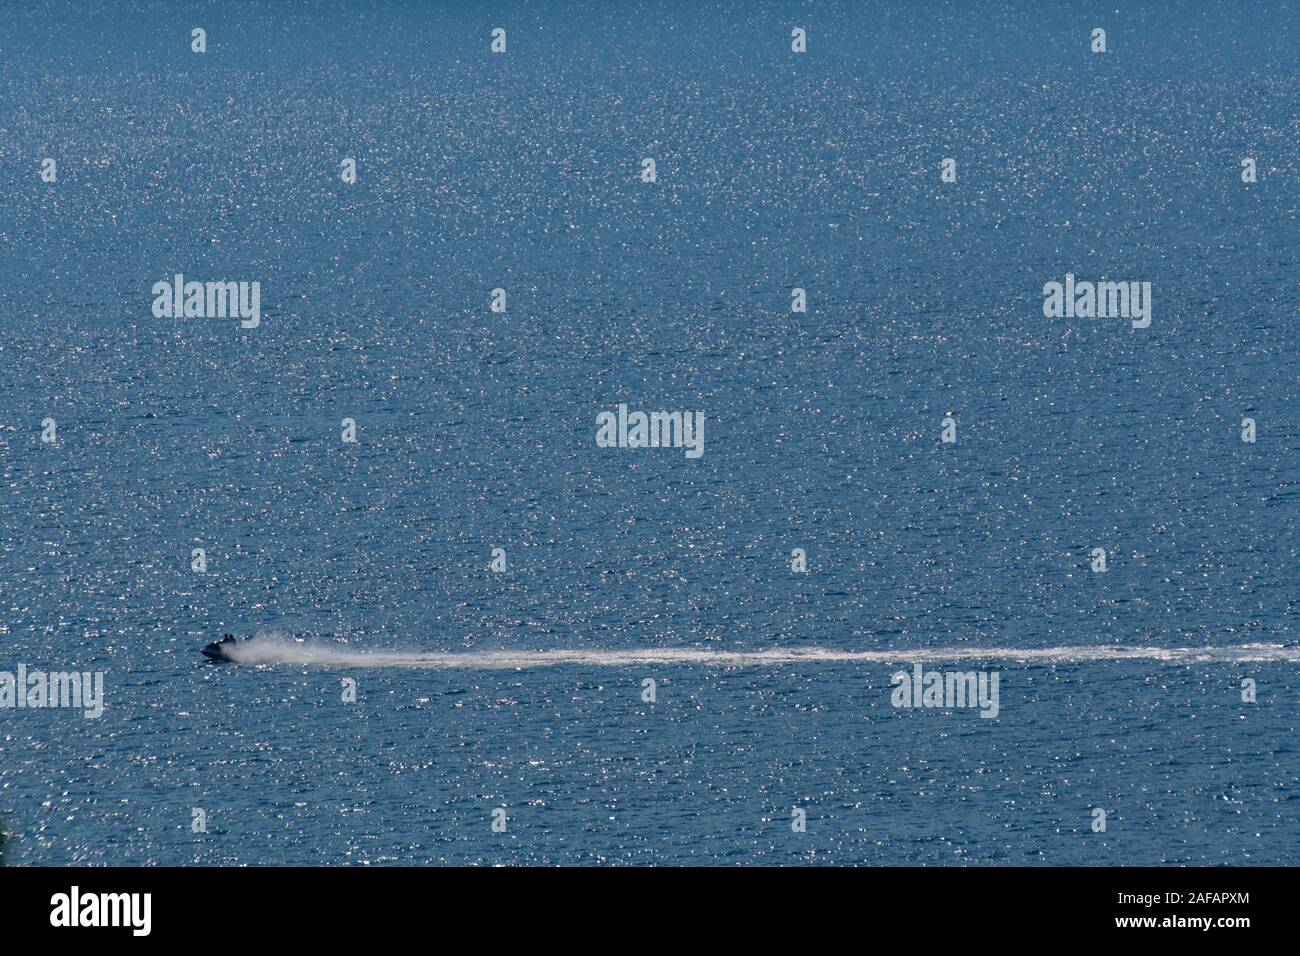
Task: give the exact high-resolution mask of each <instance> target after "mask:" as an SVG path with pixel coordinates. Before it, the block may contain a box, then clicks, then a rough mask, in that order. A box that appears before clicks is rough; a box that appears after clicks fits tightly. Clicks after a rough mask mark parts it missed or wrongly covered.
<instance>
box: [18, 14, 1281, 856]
mask: <svg viewBox="0 0 1300 956" xmlns="http://www.w3.org/2000/svg"><path fill="white" fill-rule="evenodd" d="M1295 13H1296V11H1295V7H1294V5H1293V4H1290V3H1283V2H1271V0H1264V2H1259V3H1251V4H1240V3H1234V2H1217V0H1205V2H1191V0H1188V2H1177V0H1165V2H1154V3H1144V4H1124V5H1119V4H1102V3H1097V2H1061V3H1051V4H1046V3H1037V2H1029V0H1006V2H983V0H971V2H937V0H935V2H929V0H926V2H901V0H900V2H882V3H870V4H864V3H858V2H852V3H850V2H843V3H773V2H763V0H759V2H734V3H718V2H667V0H666V2H660V3H652V2H627V3H598V2H571V3H561V2H549V0H538V2H531V3H524V2H520V3H488V4H479V3H432V2H430V3H419V4H417V3H398V2H368V3H363V2H342V0H322V2H293V0H284V2H274V3H254V2H243V0H240V2H226V3H221V4H207V3H204V4H193V3H170V2H167V3H164V2H140V0H131V2H123V3H114V4H97V5H88V4H80V3H73V2H65V0H48V2H40V3H23V4H18V3H5V4H4V9H3V25H2V26H0V831H3V832H4V833H5V834H7V837H6V839H5V840H4V843H3V850H2V852H3V859H4V862H5V864H6V865H10V866H22V865H36V866H39V865H68V864H73V865H93V866H101V865H128V866H146V865H199V866H215V865H231V866H233V865H271V866H281V865H313V866H315V865H330V866H333V865H384V864H407V865H412V864H413V865H425V864H441V865H482V866H503V865H597V864H601V865H709V866H719V865H723V866H732V865H871V866H875V865H888V866H985V865H988V866H994V865H1008V864H1018V865H1026V864H1028V865H1043V866H1081V865H1087V866H1094V865H1096V866H1134V865H1170V866H1174V865H1193V864H1195V865H1226V866H1252V865H1262V864H1292V865H1294V864H1297V863H1300V790H1298V786H1300V716H1298V707H1300V673H1298V671H1297V665H1300V634H1298V633H1297V618H1298V617H1300V577H1298V575H1297V571H1298V568H1300V421H1298V420H1297V409H1300V358H1298V353H1297V346H1296V324H1297V318H1298V315H1297V312H1298V310H1300V283H1298V282H1297V275H1298V272H1297V265H1298V257H1300V233H1298V232H1297V208H1298V206H1300V198H1298V197H1300V191H1298V190H1297V172H1298V171H1300V169H1298V165H1300V163H1298V157H1297V151H1296V143H1297V132H1298V130H1300V127H1298V126H1297V107H1298V106H1300V70H1298V69H1297V67H1298V66H1300V17H1297V16H1296V15H1295ZM196 30H199V31H202V33H201V36H200V35H198V34H196V33H195V31H196ZM1097 30H1102V31H1104V37H1103V38H1102V43H1103V44H1104V52H1102V51H1101V50H1096V47H1097V42H1098V37H1097V34H1096V32H1095V31H1097ZM498 31H499V32H498ZM200 40H201V43H200ZM196 46H202V47H203V50H202V52H196ZM494 47H496V48H497V49H496V50H494ZM797 47H802V49H799V50H797V49H796V48H797ZM47 160H53V162H54V165H53V166H51V165H50V164H49V163H48V162H47ZM647 160H652V161H653V162H652V163H647ZM946 160H952V161H953V162H952V163H951V164H948V163H946V162H945V161H946ZM349 164H350V165H349ZM349 169H351V170H352V172H353V173H354V175H353V176H349ZM176 276H183V277H184V282H185V283H189V282H193V281H197V282H243V283H249V284H251V283H258V289H259V295H260V306H259V309H260V311H259V314H258V316H257V318H258V322H257V323H256V324H254V325H250V324H249V323H246V322H241V321H240V319H239V318H238V317H232V316H230V315H228V314H227V315H225V316H224V317H223V316H220V315H210V314H209V315H192V316H188V317H187V316H185V315H176V314H171V313H172V312H174V310H171V309H169V308H168V307H167V305H166V304H164V305H163V306H162V307H160V306H159V303H158V299H159V298H162V299H167V300H168V303H170V301H171V300H170V295H171V293H170V292H158V291H156V290H157V289H159V288H161V286H160V284H170V283H174V282H175V277H176ZM1067 276H1070V277H1072V279H1071V281H1074V282H1084V281H1088V282H1098V281H1114V282H1124V283H1130V282H1131V283H1138V284H1141V283H1150V295H1149V298H1148V300H1147V302H1148V304H1149V306H1150V316H1149V318H1150V322H1149V325H1147V326H1145V327H1141V326H1140V323H1139V322H1137V321H1136V320H1134V321H1130V318H1129V317H1127V316H1122V315H1120V316H1115V315H1111V316H1108V317H1105V318H1098V317H1088V316H1086V315H1071V316H1069V317H1065V316H1054V317H1049V316H1048V315H1047V314H1045V313H1046V311H1047V310H1046V309H1045V295H1046V293H1045V287H1046V286H1047V285H1048V284H1049V283H1053V282H1056V283H1065V282H1066V281H1067ZM497 290H500V291H499V292H498V291H497ZM795 290H802V299H803V303H802V304H803V306H804V308H803V310H802V311H797V310H796V306H795V302H796V299H797V297H798V294H797V293H796V292H795ZM182 311H183V310H182ZM160 312H161V313H162V314H159V313H160ZM620 406H626V408H627V409H629V410H631V411H633V412H635V411H637V410H641V411H644V412H654V411H664V412H669V413H677V412H680V413H692V414H694V415H696V416H698V417H697V421H702V422H703V426H702V427H703V431H702V433H701V435H700V437H702V453H701V454H699V455H698V456H691V455H688V454H687V453H686V452H687V449H685V448H683V447H671V446H670V447H640V448H638V447H620V446H618V445H613V446H610V445H608V444H607V443H600V442H598V440H597V438H598V416H600V415H601V414H602V413H603V412H610V413H614V414H618V410H619V407H620ZM1247 420H1249V424H1247ZM629 444H631V443H629ZM665 444H667V443H665ZM223 634H235V635H237V636H239V637H240V638H247V639H249V642H248V643H247V644H244V645H240V650H239V651H238V652H236V653H237V654H241V655H243V656H242V657H241V658H239V660H240V661H241V662H239V663H230V662H227V663H215V662H209V661H208V660H207V659H206V658H204V657H203V656H202V655H201V653H200V650H201V649H202V648H203V646H205V645H206V644H208V643H209V642H210V641H214V640H216V639H218V638H219V637H221V635H223ZM20 667H22V668H23V669H24V671H25V673H26V674H27V678H28V679H29V680H30V679H31V674H32V672H39V673H51V672H62V673H71V672H76V673H79V674H85V675H96V674H97V675H101V677H102V681H103V697H102V701H100V703H101V704H102V713H101V714H99V715H98V716H95V715H91V716H88V714H90V713H91V711H90V709H89V708H86V707H81V708H78V707H75V706H60V707H53V706H39V703H40V701H39V699H38V700H37V703H38V706H23V707H19V706H17V701H18V698H19V697H20V696H21V695H22V692H23V690H24V689H25V688H23V687H19V686H18V685H17V683H16V681H17V674H18V672H19V668H20ZM918 669H919V670H918ZM6 673H7V674H11V675H13V680H12V681H11V682H10V684H9V687H10V692H11V693H10V702H11V705H10V706H5V693H4V691H5V677H4V675H5V674H6ZM932 673H938V674H939V675H940V678H941V679H944V678H945V677H946V675H951V674H954V673H955V674H959V675H972V676H973V677H977V678H980V679H982V680H984V681H985V686H996V688H997V692H998V697H999V699H998V701H997V707H996V714H994V713H993V712H992V709H990V708H988V707H983V708H981V707H974V706H970V704H971V702H970V701H969V700H967V701H966V702H965V706H962V704H961V702H960V701H953V700H949V699H948V698H944V699H943V700H941V701H940V702H939V704H938V705H934V706H929V705H918V701H917V700H915V699H909V700H903V701H902V702H900V694H901V692H902V690H903V688H904V687H907V688H909V690H910V688H911V687H913V686H918V687H919V686H920V682H924V681H925V680H927V679H928V678H927V675H930V674H932ZM900 675H901V676H900ZM914 678H915V680H916V681H917V682H918V683H917V684H915V685H914V684H913V680H914ZM962 679H963V680H964V676H963V677H962ZM87 684H88V685H90V684H93V680H91V678H90V677H87ZM28 702H29V699H28V698H24V703H28ZM46 703H47V704H48V703H50V701H48V700H47V701H46Z"/></svg>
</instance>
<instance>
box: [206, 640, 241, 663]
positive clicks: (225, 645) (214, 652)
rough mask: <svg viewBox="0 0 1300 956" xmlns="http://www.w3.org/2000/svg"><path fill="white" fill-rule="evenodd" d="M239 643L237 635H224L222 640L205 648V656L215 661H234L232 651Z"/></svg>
mask: <svg viewBox="0 0 1300 956" xmlns="http://www.w3.org/2000/svg"><path fill="white" fill-rule="evenodd" d="M238 643H239V641H238V640H237V639H236V638H235V635H233V634H224V635H222V638H221V640H219V641H213V642H212V643H211V644H209V645H208V646H207V647H205V648H203V656H204V657H207V658H210V659H211V660H214V661H229V660H233V658H232V657H231V656H230V651H232V650H234V647H235V645H236V644H238Z"/></svg>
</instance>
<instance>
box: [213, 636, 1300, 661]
mask: <svg viewBox="0 0 1300 956" xmlns="http://www.w3.org/2000/svg"><path fill="white" fill-rule="evenodd" d="M203 653H204V655H205V656H207V657H209V658H211V659H213V660H217V661H225V662H229V663H233V664H245V665H254V666H255V665H259V664H287V665H290V666H299V667H350V668H355V667H372V668H385V667H387V668H426V669H435V670H446V669H453V668H462V669H472V670H503V669H505V670H521V669H525V668H534V667H553V666H556V665H562V664H568V665H576V666H583V667H638V666H645V665H651V666H653V665H664V666H671V665H675V664H693V665H697V666H704V667H769V666H773V665H797V664H836V663H843V664H886V665H889V664H917V663H930V662H942V661H990V662H998V661H1002V662H1007V663H1023V664H1037V665H1041V666H1047V667H1050V666H1052V665H1053V664H1080V663H1086V662H1090V661H1124V660H1145V661H1153V662H1156V663H1163V664H1244V663H1254V662H1268V661H1278V662H1285V663H1294V664H1300V646H1296V645H1290V644H1229V645H1224V646H1221V647H1141V646H1132V647H1127V646H1118V645H1113V644H1099V645H1074V646H1067V647H1043V648H1030V647H970V646H964V647H926V648H899V649H896V650H871V651H842V650H837V649H835V648H828V647H807V648H799V647H789V648H770V649H768V650H754V651H743V650H721V649H717V650H714V649H711V648H701V647H662V648H652V647H645V648H628V649H625V650H615V649H596V648H590V649H588V648H561V649H556V650H548V651H535V650H494V651H460V652H449V653H421V652H418V651H358V650H352V649H350V648H341V647H336V646H329V645H322V644H311V643H307V642H304V641H286V640H283V639H276V638H269V637H259V638H257V639H255V640H248V641H237V640H235V638H234V637H232V636H230V635H227V636H226V637H225V638H223V639H222V640H221V641H218V642H216V643H214V644H209V645H208V646H207V647H205V648H204V649H203Z"/></svg>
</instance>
